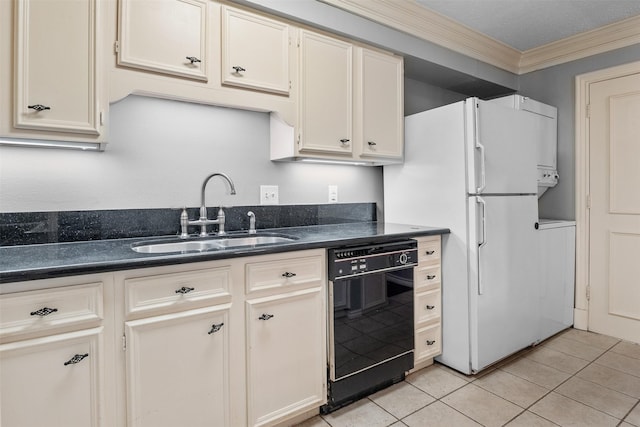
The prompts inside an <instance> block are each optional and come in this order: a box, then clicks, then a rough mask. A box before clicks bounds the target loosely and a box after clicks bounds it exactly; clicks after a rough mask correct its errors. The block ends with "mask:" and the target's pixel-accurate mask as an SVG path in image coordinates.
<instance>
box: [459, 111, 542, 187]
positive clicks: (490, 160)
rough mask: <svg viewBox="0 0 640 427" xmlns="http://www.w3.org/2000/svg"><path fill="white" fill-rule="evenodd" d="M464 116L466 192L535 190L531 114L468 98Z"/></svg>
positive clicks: (535, 147) (534, 157) (533, 127)
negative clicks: (465, 126)
mask: <svg viewBox="0 0 640 427" xmlns="http://www.w3.org/2000/svg"><path fill="white" fill-rule="evenodd" d="M466 116H467V117H466V123H467V157H468V159H467V163H468V164H469V168H470V170H469V174H468V180H469V182H468V188H467V192H468V193H470V194H534V193H536V192H537V191H538V187H537V185H538V184H537V177H536V174H537V168H536V163H537V152H538V151H537V150H538V148H537V145H538V143H537V140H536V133H535V130H536V121H535V119H534V118H533V117H531V114H529V113H527V112H524V111H519V110H514V109H513V108H507V107H503V106H501V105H497V104H494V103H490V102H484V101H480V100H477V99H475V98H471V99H469V100H468V101H467V105H466ZM474 129H475V131H473V130H474Z"/></svg>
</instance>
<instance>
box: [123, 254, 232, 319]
mask: <svg viewBox="0 0 640 427" xmlns="http://www.w3.org/2000/svg"><path fill="white" fill-rule="evenodd" d="M230 283H231V270H230V268H229V267H227V266H225V267H220V268H208V269H203V270H196V271H188V272H182V273H169V274H159V275H155V276H145V277H136V278H130V279H126V280H125V310H126V313H125V314H126V315H127V316H129V315H132V314H136V313H145V312H150V311H154V310H155V311H157V310H164V311H175V310H184V309H186V308H191V307H195V306H201V305H204V304H213V303H215V304H218V303H223V302H228V301H229V300H230V298H231V293H230Z"/></svg>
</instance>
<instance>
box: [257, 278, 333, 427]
mask: <svg viewBox="0 0 640 427" xmlns="http://www.w3.org/2000/svg"><path fill="white" fill-rule="evenodd" d="M322 289H323V288H320V287H317V288H312V289H306V290H303V291H296V292H291V293H287V294H284V295H276V296H271V297H266V298H260V299H252V300H248V301H247V308H246V314H247V346H248V348H247V366H248V380H247V382H248V384H247V385H248V390H247V394H248V424H249V425H251V426H261V425H267V424H269V425H271V424H274V423H275V422H277V421H278V420H281V419H284V418H286V417H289V416H294V415H297V414H300V413H302V412H304V411H305V410H310V409H313V408H317V407H318V406H320V405H321V404H322V403H324V402H325V400H326V390H325V383H326V369H327V365H326V321H325V319H326V314H325V302H324V301H325V295H324V292H322Z"/></svg>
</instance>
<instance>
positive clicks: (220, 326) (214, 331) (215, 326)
mask: <svg viewBox="0 0 640 427" xmlns="http://www.w3.org/2000/svg"><path fill="white" fill-rule="evenodd" d="M223 326H224V322H222V323H219V324H217V325H216V324H215V323H214V324H213V325H211V330H210V331H209V332H207V333H208V334H209V335H211V334H215V333H216V332H218V331H219V330H220V329H222V327H223Z"/></svg>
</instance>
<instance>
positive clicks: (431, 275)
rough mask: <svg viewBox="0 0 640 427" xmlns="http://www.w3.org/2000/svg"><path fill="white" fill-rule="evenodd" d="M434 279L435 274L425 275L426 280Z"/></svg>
mask: <svg viewBox="0 0 640 427" xmlns="http://www.w3.org/2000/svg"><path fill="white" fill-rule="evenodd" d="M435 278H436V275H435V274H427V280H433V279H435Z"/></svg>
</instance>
